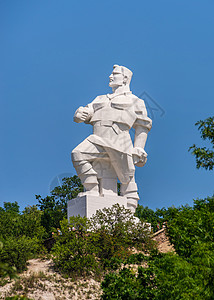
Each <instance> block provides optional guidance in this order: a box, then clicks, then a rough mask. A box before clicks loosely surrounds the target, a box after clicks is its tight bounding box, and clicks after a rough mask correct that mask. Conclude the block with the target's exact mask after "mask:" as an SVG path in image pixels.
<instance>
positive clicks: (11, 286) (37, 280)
mask: <svg viewBox="0 0 214 300" xmlns="http://www.w3.org/2000/svg"><path fill="white" fill-rule="evenodd" d="M153 239H154V240H155V241H156V242H157V244H158V249H159V251H160V252H164V253H165V252H169V251H174V249H173V246H172V245H170V243H169V241H168V238H167V236H166V234H165V230H164V229H161V230H159V231H158V232H156V233H155V234H154V235H153ZM13 295H26V296H27V297H28V298H30V299H33V300H58V299H61V300H63V299H65V300H80V299H81V300H85V299H94V300H95V299H100V296H101V289H100V282H98V281H95V280H94V279H92V278H91V279H81V280H77V281H72V280H71V279H65V278H64V277H62V276H61V275H60V274H58V273H56V272H55V271H54V270H53V263H52V261H51V260H42V259H31V260H29V265H28V269H27V271H25V272H24V273H23V274H21V275H20V277H19V279H18V280H13V281H12V282H9V283H7V284H5V285H4V286H1V287H0V299H5V298H6V297H7V296H13Z"/></svg>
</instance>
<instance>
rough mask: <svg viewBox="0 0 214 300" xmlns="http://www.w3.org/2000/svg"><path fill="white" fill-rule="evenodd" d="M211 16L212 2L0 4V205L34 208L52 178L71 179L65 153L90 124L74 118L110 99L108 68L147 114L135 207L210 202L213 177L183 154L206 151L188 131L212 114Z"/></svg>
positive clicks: (194, 133)
mask: <svg viewBox="0 0 214 300" xmlns="http://www.w3.org/2000/svg"><path fill="white" fill-rule="evenodd" d="M213 11H214V2H213V1H212V0H206V1H197V0H189V1H184V0H180V1H178V0H177V1H171V0H167V1H166V0H162V1H157V0H156V1H145V0H139V1H112V0H108V1H72V0H63V1H58V0H57V1H56V0H46V1H44V0H37V1H27V0H20V1H16V0H11V1H7V0H1V1H0V43H1V47H0V105H1V109H0V137H1V145H0V206H1V205H2V204H3V202H4V201H11V202H12V201H18V203H19V205H20V206H21V209H23V208H24V207H25V206H27V205H33V204H36V203H37V202H36V199H35V194H41V195H42V196H46V195H48V194H49V191H50V186H51V187H52V186H53V185H54V182H55V181H56V176H59V178H60V177H61V176H62V174H65V175H74V174H75V170H74V168H73V166H72V164H71V160H70V153H71V150H72V149H73V148H74V147H75V146H76V145H77V144H79V143H80V142H81V141H82V140H83V139H84V138H86V137H87V136H88V135H89V134H90V133H91V126H89V125H85V124H76V123H74V122H73V114H74V112H75V110H76V109H77V107H78V106H80V105H86V104H87V103H89V102H91V101H92V100H93V99H94V98H95V97H96V96H97V95H100V94H106V93H109V92H110V88H109V87H108V76H109V74H110V73H111V70H112V66H113V65H114V64H121V65H125V66H127V67H129V68H130V69H131V70H132V71H133V72H134V76H133V80H132V84H131V89H132V91H133V93H134V94H136V95H138V96H139V95H141V94H142V93H143V92H146V93H147V95H146V96H145V97H146V98H147V102H148V105H149V107H152V111H150V114H152V118H153V128H152V130H151V132H150V134H149V139H148V143H147V145H146V151H147V152H148V154H149V157H148V162H147V165H146V166H145V167H144V168H138V169H137V173H136V179H137V183H138V185H139V191H140V197H141V200H140V204H143V205H147V206H149V207H150V208H153V209H155V208H156V207H159V208H160V207H163V206H166V207H168V206H171V205H175V206H179V205H182V204H186V203H189V204H190V205H191V204H192V199H194V198H197V197H199V198H201V197H206V196H207V195H210V196H211V195H212V194H213V190H214V186H213V182H214V180H213V179H214V178H213V177H214V176H213V175H214V173H213V172H212V171H205V170H196V168H195V160H194V157H193V156H192V155H191V154H190V153H189V152H188V148H189V146H191V145H192V144H193V143H196V144H198V145H202V144H203V143H202V141H201V139H200V135H199V132H198V131H197V128H196V127H195V126H194V124H195V122H196V121H197V120H200V119H204V118H207V117H209V116H211V115H213V111H214V91H213V80H214V38H213V36H214V18H213ZM148 95H149V96H148ZM150 97H151V98H152V99H153V100H154V101H155V102H153V100H151V99H150ZM145 100H146V99H145ZM163 111H164V114H163V113H162V112H163ZM54 178H55V179H54Z"/></svg>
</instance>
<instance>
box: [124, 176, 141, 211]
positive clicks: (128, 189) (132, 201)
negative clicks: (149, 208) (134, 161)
mask: <svg viewBox="0 0 214 300" xmlns="http://www.w3.org/2000/svg"><path fill="white" fill-rule="evenodd" d="M137 191H138V189H137V184H136V182H135V180H134V177H133V178H132V179H131V180H130V182H128V183H125V184H124V183H121V187H120V194H121V196H125V197H126V198H127V208H128V209H130V210H131V211H132V212H133V213H134V212H135V210H136V208H137V205H138V200H139V196H138V192H137Z"/></svg>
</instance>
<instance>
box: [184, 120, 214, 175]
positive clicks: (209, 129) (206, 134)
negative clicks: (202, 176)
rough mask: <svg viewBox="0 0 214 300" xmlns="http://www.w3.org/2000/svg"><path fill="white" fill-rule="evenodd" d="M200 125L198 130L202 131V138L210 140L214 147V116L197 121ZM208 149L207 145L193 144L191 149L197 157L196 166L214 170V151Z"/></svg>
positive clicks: (197, 124)
mask: <svg viewBox="0 0 214 300" xmlns="http://www.w3.org/2000/svg"><path fill="white" fill-rule="evenodd" d="M195 125H196V126H198V130H199V131H200V133H201V138H202V139H203V140H208V141H210V143H211V145H212V149H213V148H214V117H209V118H207V119H205V120H204V121H202V120H200V121H198V122H197V123H195ZM212 149H211V150H210V149H208V148H207V147H202V148H200V147H196V145H195V144H194V145H192V146H191V147H190V148H189V151H191V153H192V154H193V155H194V156H195V158H196V168H197V169H199V168H205V169H206V170H212V169H213V167H214V151H213V150H212Z"/></svg>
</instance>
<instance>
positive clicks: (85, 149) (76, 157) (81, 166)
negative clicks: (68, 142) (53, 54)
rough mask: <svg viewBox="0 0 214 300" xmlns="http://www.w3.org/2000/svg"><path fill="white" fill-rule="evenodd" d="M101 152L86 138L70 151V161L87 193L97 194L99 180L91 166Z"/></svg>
mask: <svg viewBox="0 0 214 300" xmlns="http://www.w3.org/2000/svg"><path fill="white" fill-rule="evenodd" d="M100 155H103V154H102V153H101V149H98V147H96V146H95V145H94V144H92V143H91V142H89V141H88V140H87V139H86V140H84V141H83V142H82V143H81V144H79V145H78V146H77V147H76V148H75V149H74V150H73V151H72V153H71V158H72V162H73V165H74V168H75V169H76V172H77V175H78V177H79V178H80V180H81V182H82V184H83V186H84V188H85V191H86V193H87V194H93V195H96V196H99V190H100V189H99V182H98V178H97V172H96V171H95V170H94V168H93V161H94V160H96V159H97V157H99V156H100Z"/></svg>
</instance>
